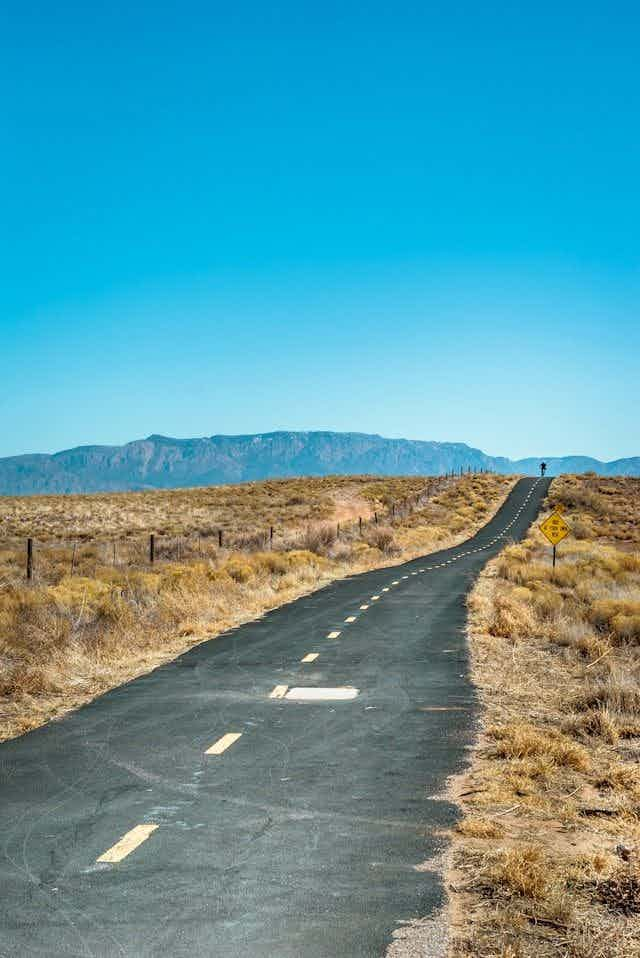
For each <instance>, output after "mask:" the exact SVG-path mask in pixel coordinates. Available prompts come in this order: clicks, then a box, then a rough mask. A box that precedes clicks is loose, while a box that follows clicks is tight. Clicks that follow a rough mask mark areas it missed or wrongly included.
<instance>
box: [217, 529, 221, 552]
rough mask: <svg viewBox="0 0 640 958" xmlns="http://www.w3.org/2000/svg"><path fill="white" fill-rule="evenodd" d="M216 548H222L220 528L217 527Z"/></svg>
mask: <svg viewBox="0 0 640 958" xmlns="http://www.w3.org/2000/svg"><path fill="white" fill-rule="evenodd" d="M218 548H219V549H222V529H218Z"/></svg>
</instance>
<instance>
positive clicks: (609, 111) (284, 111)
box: [0, 0, 640, 459]
mask: <svg viewBox="0 0 640 958" xmlns="http://www.w3.org/2000/svg"><path fill="white" fill-rule="evenodd" d="M4 10H5V13H4V15H3V16H4V23H3V29H2V31H1V37H2V39H1V40H0V44H1V47H2V50H1V52H2V56H1V57H0V71H1V72H2V74H3V76H2V77H1V79H2V89H3V91H4V94H5V103H4V105H3V116H4V119H5V122H4V123H3V125H2V128H1V130H0V137H1V142H0V147H1V149H0V167H1V174H2V175H1V176H0V200H1V202H2V210H3V214H2V227H1V230H2V234H1V243H2V249H1V250H0V252H1V254H2V263H3V266H4V270H3V280H2V283H1V284H0V334H1V337H2V339H1V342H2V350H1V352H0V416H1V418H2V424H3V428H2V430H1V431H0V455H12V454H15V453H20V452H27V451H29V452H32V451H55V450H58V449H61V448H66V447H70V446H73V445H77V444H83V443H93V442H97V443H119V442H123V441H127V440H129V439H134V438H138V437H140V436H144V435H148V434H150V433H152V432H161V433H165V434H168V435H176V436H197V435H211V434H214V433H241V432H242V433H244V432H260V431H267V430H272V429H279V428H287V429H337V430H358V431H366V432H379V433H382V434H383V435H388V436H407V437H410V438H421V439H439V440H459V441H465V442H468V443H470V444H471V445H475V446H479V447H481V448H482V449H484V450H485V451H487V452H489V453H493V454H504V455H512V456H523V455H527V454H532V455H537V454H544V455H554V454H561V453H585V454H593V455H596V456H599V457H600V458H607V459H611V458H616V457H619V456H627V455H633V454H640V441H639V438H640V437H639V436H638V429H637V426H636V420H637V412H636V411H637V408H638V402H639V400H640V385H639V382H640V377H638V356H639V355H640V351H639V350H640V322H638V307H639V305H640V274H639V271H638V265H639V260H640V230H639V229H638V223H639V222H640V191H639V190H638V170H639V169H640V124H639V123H638V116H639V106H640V104H639V99H640V96H639V94H640V79H639V73H638V69H637V50H638V45H639V42H640V35H639V34H640V31H639V26H640V14H639V13H638V11H637V8H634V5H632V4H631V3H628V4H627V3H615V2H614V3H610V4H607V5H604V4H594V3H588V2H587V3H580V4H578V3H573V2H571V3H564V4H561V5H557V4H555V3H554V4H551V3H537V4H528V5H526V9H525V8H523V5H519V4H513V3H484V4H479V3H470V2H465V3H446V4H445V3H437V4H429V3H427V4H425V3H402V2H401V3H396V4H381V3H376V2H368V3H367V4H364V3H363V4H356V3H351V2H346V3H345V2H340V3H337V2H336V3H333V2H329V3H327V2H323V3H322V4H320V3H315V4H313V3H299V2H298V3H292V2H291V3H289V2H287V3H278V2H275V3H269V4H266V3H258V2H251V3H249V2H242V0H240V2H234V3H233V4H221V3H216V2H211V0H209V2H207V3H204V2H202V3H193V2H188V0H187V2H183V3H180V4H178V3H154V4H151V3H137V4H136V3H134V4H123V3H117V2H116V3H110V4H86V3H83V4H80V3H68V2H65V0H61V2H60V3H59V4H56V5H52V4H50V3H40V4H37V3H31V2H29V0H21V2H20V3H17V2H16V0H10V2H9V4H8V5H6V6H5V8H4ZM7 101H8V102H7ZM7 119H8V122H6V120H7Z"/></svg>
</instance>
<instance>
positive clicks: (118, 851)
mask: <svg viewBox="0 0 640 958" xmlns="http://www.w3.org/2000/svg"><path fill="white" fill-rule="evenodd" d="M157 827H158V826H157V825H150V824H149V825H136V826H135V827H134V828H132V829H131V830H130V831H128V832H127V833H126V835H123V836H122V838H121V839H120V841H119V842H116V844H115V845H112V846H111V848H109V849H107V851H106V852H104V853H103V854H102V855H101V856H100V858H96V861H97V862H110V863H114V862H121V861H122V859H123V858H126V857H127V855H130V854H131V852H132V851H135V849H136V848H137V847H138V845H142V843H143V842H144V841H146V840H147V838H148V837H149V835H151V834H152V833H153V832H155V830H156V828H157Z"/></svg>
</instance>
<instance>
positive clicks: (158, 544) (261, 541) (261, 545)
mask: <svg viewBox="0 0 640 958" xmlns="http://www.w3.org/2000/svg"><path fill="white" fill-rule="evenodd" d="M487 471H488V470H486V469H481V470H476V472H480V473H486V472H487ZM471 472H472V468H471V466H468V467H466V469H465V470H464V471H463V467H460V470H459V475H460V476H462V475H464V474H470V473H471ZM454 478H456V472H455V470H453V469H452V470H451V471H450V472H447V473H446V474H445V475H441V476H434V477H433V478H430V479H429V480H428V482H427V485H426V486H425V488H424V489H423V491H422V492H420V493H418V494H416V495H413V496H410V497H405V498H404V499H402V500H394V501H392V502H391V503H390V505H389V507H388V510H387V515H386V519H387V522H388V523H389V524H390V525H392V526H393V525H394V524H395V523H396V522H397V521H402V520H403V519H405V518H407V517H408V516H409V515H411V514H412V513H413V512H414V511H415V510H416V509H419V508H420V507H421V506H423V505H425V504H426V503H427V502H428V501H429V499H430V498H431V497H432V496H433V495H435V494H436V493H438V492H441V491H442V489H443V488H446V487H447V485H448V484H449V483H450V481H451V480H453V479H454ZM382 518H383V517H382V516H381V515H380V514H379V513H378V511H377V510H374V511H373V513H372V515H371V516H369V517H365V518H363V517H362V516H358V517H357V519H356V520H354V521H353V522H352V523H348V522H347V523H345V522H336V526H335V538H336V539H338V540H339V539H341V538H353V537H354V536H355V535H356V534H357V535H358V537H360V538H362V537H363V535H364V530H365V529H366V527H367V526H368V527H370V528H371V527H375V526H378V525H379V523H380V521H381V519H382ZM316 528H320V529H326V530H329V531H330V523H329V520H325V521H323V522H318V523H316ZM310 532H311V524H309V525H307V529H306V532H300V530H293V529H292V530H290V531H289V530H287V529H286V528H285V529H283V533H282V535H283V539H282V543H283V545H289V547H290V545H291V543H293V542H295V541H296V540H298V541H299V542H300V543H301V544H302V543H304V540H305V538H308V537H309V535H310ZM147 535H148V540H147V541H148V552H147V560H146V562H147V564H148V565H154V564H155V563H156V561H158V560H162V559H163V558H164V559H166V560H169V559H173V560H174V561H175V559H176V558H177V560H178V561H181V560H182V559H183V558H184V548H185V544H187V543H190V541H191V540H194V539H195V540H196V542H197V549H196V551H197V555H198V557H199V558H202V557H203V556H205V555H206V554H207V552H209V555H211V550H210V549H209V550H207V548H206V546H207V544H208V541H209V540H211V539H214V540H215V538H216V536H217V546H218V551H220V550H223V549H224V550H225V551H227V552H231V551H248V552H252V551H257V550H260V549H270V550H272V549H273V548H274V539H275V535H276V527H275V526H273V525H270V526H269V527H268V528H267V529H265V530H264V531H262V530H256V531H253V532H252V531H246V532H243V533H241V534H240V535H239V536H236V538H235V540H234V539H231V538H229V539H227V536H226V535H225V530H224V529H222V528H218V529H217V530H216V529H210V530H208V531H207V530H194V531H193V532H191V533H186V534H182V535H170V534H167V535H164V534H159V533H157V532H149V533H143V532H140V533H138V534H133V535H131V536H122V537H115V538H112V537H108V538H107V539H97V538H90V539H87V540H84V541H83V545H84V546H86V547H87V548H96V549H99V548H100V546H106V547H107V548H108V546H109V544H111V547H112V550H113V551H112V564H113V566H114V567H115V566H117V565H118V549H117V543H120V546H121V549H120V554H121V555H122V556H123V557H124V553H125V551H126V550H127V549H128V551H129V558H130V559H131V558H132V556H131V553H132V552H133V553H134V555H133V558H134V559H135V553H136V552H138V553H140V559H141V561H140V562H138V563H135V562H134V563H133V564H137V565H144V564H145V552H144V549H142V548H141V545H142V543H143V542H144V541H145V540H144V538H143V537H146V536H147ZM16 540H18V541H19V537H16ZM70 545H71V540H54V541H49V542H47V543H41V544H40V545H39V547H38V550H36V549H35V548H34V546H35V539H34V537H32V536H30V537H28V538H27V540H26V569H25V572H26V578H27V581H32V580H33V578H34V572H35V571H36V570H37V562H36V561H35V558H36V553H37V552H45V553H46V552H47V551H49V550H51V551H53V550H55V549H58V550H59V549H64V548H65V547H68V546H70ZM203 545H204V548H203ZM172 546H173V547H172ZM163 553H164V555H163ZM169 553H172V554H171V555H169ZM213 554H214V555H215V554H217V553H215V552H214V553H213ZM79 559H80V556H79V547H78V539H77V538H76V539H75V540H73V545H72V555H71V562H70V574H71V575H74V573H75V571H76V569H77V567H78V564H79ZM96 564H97V560H96ZM103 564H107V563H106V562H105V563H103ZM128 564H129V565H131V564H132V563H131V562H129V563H128Z"/></svg>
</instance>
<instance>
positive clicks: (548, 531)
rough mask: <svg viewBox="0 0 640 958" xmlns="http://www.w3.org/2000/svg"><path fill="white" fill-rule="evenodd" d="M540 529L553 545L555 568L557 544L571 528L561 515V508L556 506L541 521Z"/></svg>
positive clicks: (554, 563)
mask: <svg viewBox="0 0 640 958" xmlns="http://www.w3.org/2000/svg"><path fill="white" fill-rule="evenodd" d="M540 531H541V532H542V534H543V536H545V537H546V538H547V539H548V540H549V542H550V543H551V545H552V546H553V568H554V569H555V567H556V546H557V545H558V543H559V542H562V540H563V539H565V538H566V537H567V536H568V535H569V533H570V532H571V528H570V526H569V525H568V524H567V523H566V522H565V520H564V519H563V518H562V516H561V515H560V511H559V509H558V508H556V509H555V510H554V512H552V513H551V515H550V516H548V517H547V518H546V519H545V520H544V522H541V523H540Z"/></svg>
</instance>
